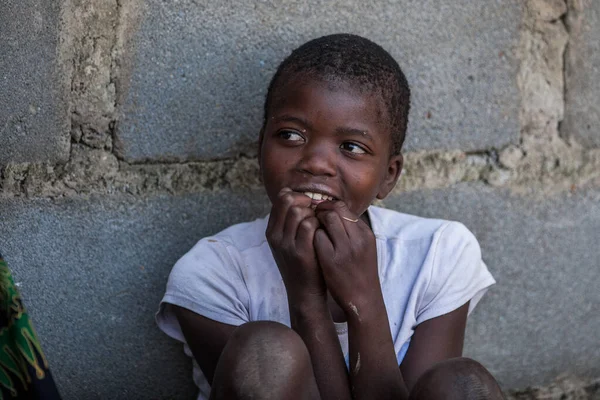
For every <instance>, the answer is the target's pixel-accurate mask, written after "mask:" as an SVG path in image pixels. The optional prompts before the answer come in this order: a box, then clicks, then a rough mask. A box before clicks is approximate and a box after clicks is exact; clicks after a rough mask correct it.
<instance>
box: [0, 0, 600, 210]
mask: <svg viewBox="0 0 600 400" xmlns="http://www.w3.org/2000/svg"><path fill="white" fill-rule="evenodd" d="M567 1H569V2H573V1H577V0H527V1H526V2H525V3H524V13H523V21H522V28H521V31H522V32H521V40H520V43H519V48H518V55H519V59H520V60H521V66H520V70H519V73H518V76H517V85H518V87H519V90H520V94H521V112H520V116H519V118H520V125H521V139H520V143H519V144H518V145H509V146H507V147H505V148H502V149H493V148H492V149H483V150H481V151H475V152H463V151H460V150H456V151H419V152H412V153H407V154H405V170H404V171H403V174H402V177H401V179H400V181H399V183H398V185H397V187H396V189H395V192H396V193H398V192H405V191H412V190H420V189H436V188H444V187H448V186H451V185H454V184H457V183H460V182H483V183H485V184H488V185H491V186H494V187H506V188H509V189H511V190H513V191H516V192H518V193H532V192H536V193H543V194H547V193H553V192H561V191H569V190H571V191H572V190H576V189H577V187H579V186H583V185H598V186H600V149H587V148H584V147H583V146H581V145H580V144H578V143H577V142H576V141H574V140H573V139H565V138H563V137H562V136H561V135H560V134H559V128H560V126H559V125H560V123H561V121H562V120H563V118H564V108H565V92H566V87H565V57H566V56H565V54H566V53H565V52H566V48H567V45H568V40H569V32H568V29H567V24H568V22H567V21H568V20H569V17H568V16H569V14H568V11H569V8H568V3H567ZM134 3H135V2H124V3H122V2H121V0H101V1H83V2H80V3H77V6H75V5H74V4H69V5H67V7H70V15H68V17H67V18H66V20H67V22H68V23H69V24H71V26H70V27H69V29H68V33H69V34H70V35H72V36H73V35H74V36H75V37H76V38H75V39H74V38H73V37H71V38H70V40H71V41H75V42H76V43H74V44H73V46H74V48H75V49H77V50H76V51H73V53H72V60H73V74H72V84H71V96H72V109H73V111H72V116H73V117H72V145H71V157H70V159H69V161H68V162H67V163H66V164H64V165H62V164H59V165H50V164H47V163H38V164H30V163H22V164H9V165H7V166H6V167H5V168H4V169H3V171H2V173H1V174H0V175H1V176H0V179H1V180H0V188H1V189H2V192H1V193H0V196H2V197H15V196H27V197H30V198H35V197H50V198H56V197H72V196H81V195H87V194H114V193H128V194H131V195H136V196H143V195H150V194H156V193H168V194H181V193H190V192H202V191H212V190H224V189H231V188H234V189H235V188H246V189H248V188H250V189H255V188H260V187H261V186H262V185H261V183H260V180H259V173H258V162H257V160H256V159H255V158H248V157H243V156H242V157H238V158H234V159H226V160H218V161H198V162H185V163H160V162H158V163H157V162H156V161H154V162H148V163H141V164H128V163H126V162H125V161H123V157H122V156H121V149H120V144H119V142H118V137H117V134H116V130H117V126H118V108H119V104H120V103H121V101H122V97H123V94H124V93H125V92H126V87H125V85H126V84H127V74H128V73H129V71H130V70H131V66H130V65H124V64H126V63H127V62H131V60H130V59H128V58H124V57H122V52H123V49H124V48H125V41H126V40H127V38H128V37H129V36H131V34H132V32H133V31H134V30H135V25H136V24H135V21H137V20H138V19H137V16H138V13H137V11H136V10H137V8H136V5H135V4H134ZM75 33H78V34H75Z"/></svg>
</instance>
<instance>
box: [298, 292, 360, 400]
mask: <svg viewBox="0 0 600 400" xmlns="http://www.w3.org/2000/svg"><path fill="white" fill-rule="evenodd" d="M290 318H291V324H292V329H293V330H294V331H296V333H298V334H299V335H300V337H301V338H302V340H303V341H304V343H305V345H306V347H307V348H308V352H309V354H310V358H311V361H312V366H313V370H314V374H315V380H316V382H317V386H318V387H319V392H320V394H321V398H322V399H327V400H328V399H340V400H342V399H343V400H345V399H350V398H351V394H350V389H349V382H348V373H347V370H346V364H345V362H344V356H343V354H342V350H341V347H340V343H339V339H338V337H337V333H336V331H335V326H334V325H333V320H332V319H331V315H330V313H329V309H328V308H327V303H326V301H325V300H323V301H322V302H320V301H319V302H315V303H314V304H310V305H309V304H306V302H304V304H302V305H301V306H295V305H294V304H293V302H290Z"/></svg>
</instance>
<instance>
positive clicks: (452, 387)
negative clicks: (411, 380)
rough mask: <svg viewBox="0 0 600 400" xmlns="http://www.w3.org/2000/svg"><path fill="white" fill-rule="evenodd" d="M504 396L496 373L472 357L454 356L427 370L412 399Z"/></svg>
mask: <svg viewBox="0 0 600 400" xmlns="http://www.w3.org/2000/svg"><path fill="white" fill-rule="evenodd" d="M437 399H440V400H441V399H445V400H503V399H504V395H503V394H502V390H500V386H498V383H497V382H496V380H495V379H494V377H493V376H492V375H491V374H490V373H489V372H488V370H486V369H485V368H484V367H483V365H481V364H479V363H478V362H477V361H473V360H471V359H469V358H453V359H450V360H446V361H443V362H441V363H439V364H436V365H434V366H433V367H432V368H431V369H429V370H428V371H427V372H425V373H424V374H423V376H421V377H420V378H419V380H418V381H417V383H416V384H415V387H414V388H413V390H412V391H411V393H410V400H437Z"/></svg>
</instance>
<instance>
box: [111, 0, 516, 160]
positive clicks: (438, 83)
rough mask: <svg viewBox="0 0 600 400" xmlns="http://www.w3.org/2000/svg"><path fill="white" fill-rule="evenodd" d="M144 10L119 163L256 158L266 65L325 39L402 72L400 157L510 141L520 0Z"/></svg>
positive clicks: (269, 69)
mask: <svg viewBox="0 0 600 400" xmlns="http://www.w3.org/2000/svg"><path fill="white" fill-rule="evenodd" d="M145 4H146V10H145V14H146V17H145V19H144V22H143V23H142V26H141V28H140V30H139V32H138V33H137V35H136V39H135V45H136V47H137V50H136V62H135V67H134V69H133V73H132V79H131V87H130V90H129V93H128V95H127V98H126V100H125V102H124V107H123V115H122V119H121V123H120V124H119V129H118V135H119V137H120V138H121V140H122V141H123V155H124V156H125V158H126V159H127V160H130V161H143V160H146V159H160V160H169V159H172V160H194V159H214V158H222V157H225V156H232V155H236V154H246V155H251V154H255V148H256V145H255V142H256V139H257V134H258V131H259V129H260V126H261V122H262V113H261V109H262V103H263V98H264V95H265V92H266V87H267V82H268V80H269V79H270V77H271V76H272V74H273V73H274V71H275V69H276V67H277V64H278V63H279V62H280V61H281V60H282V59H283V58H284V57H285V56H286V55H287V54H289V52H290V51H291V50H292V49H294V48H295V47H297V46H298V45H300V44H302V43H303V42H305V41H306V40H307V39H310V38H314V37H318V36H321V35H323V34H328V33H336V32H352V33H357V34H361V35H365V36H367V37H369V38H371V39H373V40H375V41H377V42H378V43H380V44H381V45H382V46H384V47H385V48H387V49H388V50H389V51H390V52H391V53H392V54H393V55H394V56H395V57H396V58H397V59H398V60H399V62H400V64H401V65H402V67H403V68H404V69H406V72H407V74H408V78H409V81H410V82H411V84H412V87H413V90H414V112H413V114H412V119H411V125H410V133H409V139H408V142H407V146H408V148H410V149H455V148H460V149H464V150H479V149H484V148H487V147H500V146H503V145H505V144H507V143H515V142H517V140H518V134H519V126H518V120H517V118H516V117H517V113H518V108H519V102H518V92H517V85H516V70H517V68H518V60H517V59H516V57H515V49H516V47H517V43H518V39H519V30H518V26H519V20H520V15H521V2H520V1H517V0H511V1H505V2H497V1H480V2H475V1H469V0H459V1H456V0H443V1H439V0H427V1H420V2H410V1H401V2H382V3H380V4H378V5H377V6H376V7H373V5H371V4H370V3H365V2H360V1H353V2H350V3H348V2H347V1H341V0H340V1H277V2H270V1H254V2H239V1H219V2H215V1H200V2H197V1H191V0H186V1H180V2H178V3H176V4H171V3H165V2H163V1H159V0H152V1H147V2H146V3H145ZM400 20H401V21H402V22H400ZM490 71H493V73H490Z"/></svg>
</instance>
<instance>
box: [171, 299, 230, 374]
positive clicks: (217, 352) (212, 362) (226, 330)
mask: <svg viewBox="0 0 600 400" xmlns="http://www.w3.org/2000/svg"><path fill="white" fill-rule="evenodd" d="M172 307H173V311H174V312H175V316H176V317H177V321H178V322H179V325H180V326H181V331H182V332H183V336H184V337H185V341H186V342H187V344H188V346H190V350H191V351H192V354H193V355H194V359H195V360H196V362H197V363H198V366H199V367H200V369H201V370H202V372H203V373H204V376H205V377H206V379H207V380H208V383H209V384H211V385H212V381H213V377H214V374H215V368H216V366H217V362H218V361H219V357H220V356H221V352H222V351H223V348H224V347H225V344H227V341H228V340H229V337H230V336H231V334H232V333H233V331H234V330H235V328H237V327H236V326H233V325H227V324H223V323H221V322H217V321H213V320H211V319H208V318H206V317H203V316H201V315H199V314H196V313H195V312H193V311H190V310H188V309H185V308H182V307H178V306H172Z"/></svg>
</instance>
